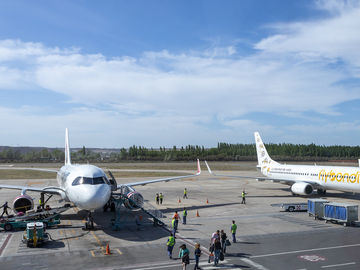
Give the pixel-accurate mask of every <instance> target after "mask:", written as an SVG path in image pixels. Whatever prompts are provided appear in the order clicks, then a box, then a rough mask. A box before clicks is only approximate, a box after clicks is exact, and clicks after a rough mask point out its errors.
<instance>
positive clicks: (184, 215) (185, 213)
mask: <svg viewBox="0 0 360 270" xmlns="http://www.w3.org/2000/svg"><path fill="white" fill-rule="evenodd" d="M186 217H187V210H186V208H185V207H184V211H183V224H186Z"/></svg>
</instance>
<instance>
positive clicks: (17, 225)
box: [0, 204, 70, 231]
mask: <svg viewBox="0 0 360 270" xmlns="http://www.w3.org/2000/svg"><path fill="white" fill-rule="evenodd" d="M69 208H70V205H67V204H66V205H64V206H63V207H57V208H53V209H51V210H43V211H41V212H28V213H27V214H25V215H23V216H15V217H6V218H2V219H0V228H3V229H4V230H5V231H12V230H13V229H24V228H27V224H29V223H34V222H37V223H38V222H42V223H43V226H44V227H51V226H54V225H57V224H60V213H62V212H65V211H66V210H68V209H69Z"/></svg>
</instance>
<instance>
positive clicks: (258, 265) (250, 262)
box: [241, 258, 269, 270]
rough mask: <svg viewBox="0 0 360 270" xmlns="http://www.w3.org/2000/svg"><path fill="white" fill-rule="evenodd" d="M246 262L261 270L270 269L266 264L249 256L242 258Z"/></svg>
mask: <svg viewBox="0 0 360 270" xmlns="http://www.w3.org/2000/svg"><path fill="white" fill-rule="evenodd" d="M241 260H242V261H243V262H244V263H247V264H249V265H251V266H253V267H255V268H256V269H259V270H269V269H268V268H266V267H265V266H263V265H261V264H259V263H256V262H254V261H252V260H250V259H248V258H242V259H241Z"/></svg>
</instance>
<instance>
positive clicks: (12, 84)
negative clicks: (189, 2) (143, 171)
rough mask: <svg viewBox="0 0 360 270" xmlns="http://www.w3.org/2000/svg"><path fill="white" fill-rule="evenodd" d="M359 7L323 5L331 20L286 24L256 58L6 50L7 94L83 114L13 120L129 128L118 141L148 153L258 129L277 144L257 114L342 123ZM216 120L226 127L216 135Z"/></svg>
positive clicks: (0, 45) (3, 81)
mask: <svg viewBox="0 0 360 270" xmlns="http://www.w3.org/2000/svg"><path fill="white" fill-rule="evenodd" d="M344 3H345V4H344ZM356 3H357V2H356ZM356 3H355V2H352V1H345V2H343V1H332V2H328V1H318V2H317V8H321V9H323V10H326V11H327V12H329V13H328V17H327V18H323V19H317V20H313V21H303V22H301V21H300V22H296V23H290V24H277V25H275V26H273V27H274V29H275V30H276V31H277V33H276V34H274V35H272V36H268V37H266V38H264V39H262V40H260V41H259V42H258V43H257V44H255V48H256V49H257V50H258V51H257V52H255V53H253V54H251V55H248V56H243V55H242V56H240V55H238V54H237V51H236V46H228V47H226V46H225V47H212V48H210V49H208V50H204V51H191V50H189V51H184V52H182V53H179V54H174V53H171V52H169V51H166V50H164V51H160V52H151V51H150V52H144V53H143V54H142V55H141V56H140V57H136V58H135V57H129V56H121V55H119V56H118V57H113V58H108V57H105V56H104V55H102V54H100V53H99V54H85V53H82V52H81V50H79V49H76V48H75V49H74V48H66V49H60V48H50V47H47V46H45V45H44V44H41V43H32V42H23V41H20V40H4V41H0V91H1V89H5V90H9V89H10V90H11V89H21V90H24V89H25V90H26V89H32V90H33V89H45V90H48V91H52V92H57V93H61V94H64V95H65V96H67V97H68V99H69V101H70V102H74V103H76V104H80V106H81V107H83V109H81V110H80V109H76V110H72V111H70V112H68V113H67V114H63V115H58V116H54V115H52V116H48V117H47V116H41V117H40V116H38V115H37V114H36V113H34V112H33V111H31V110H30V111H27V112H26V113H24V112H23V111H22V110H20V111H18V110H17V111H16V112H12V114H10V115H11V116H10V118H11V119H12V121H10V122H8V124H9V126H11V125H15V124H14V123H23V122H24V121H25V119H26V121H28V123H36V121H40V122H45V123H48V124H49V125H50V124H51V123H56V125H57V126H60V127H64V126H66V125H67V123H68V122H69V119H71V121H70V122H71V123H72V125H73V126H74V129H75V130H76V127H77V126H78V127H81V128H79V130H76V131H79V132H80V133H81V132H82V133H85V131H86V130H87V131H89V130H88V128H84V127H85V126H87V125H91V123H96V124H94V126H96V127H100V129H101V130H106V129H109V127H110V126H111V127H117V128H120V130H121V132H119V131H117V129H116V128H110V130H111V133H112V134H116V136H118V138H122V139H124V140H125V141H126V139H125V137H123V134H126V135H127V136H130V138H131V139H133V140H135V141H137V139H136V138H138V141H139V144H145V143H141V138H142V139H143V140H144V138H146V141H147V142H148V143H147V144H148V145H151V144H152V143H153V145H158V143H156V142H158V141H166V142H168V143H169V144H175V143H176V142H179V143H178V144H182V142H183V143H184V144H187V143H197V142H194V141H196V140H198V143H200V144H201V140H200V139H196V138H201V137H207V139H206V140H207V142H208V143H211V142H216V141H219V140H220V141H226V140H228V141H234V138H238V139H239V140H240V137H239V136H241V135H239V134H238V131H239V130H244V131H248V132H249V134H252V131H253V129H258V128H262V129H263V130H267V132H269V133H270V132H271V133H272V134H278V133H276V132H278V131H277V130H276V129H275V128H272V126H275V125H276V124H272V123H271V120H270V122H269V123H267V125H266V126H265V127H264V126H261V125H260V124H259V123H258V122H261V120H259V121H254V120H248V119H246V117H245V116H246V115H247V114H250V113H258V112H261V113H266V114H269V115H283V116H291V115H297V116H298V117H301V116H302V115H304V114H306V113H308V112H317V113H320V114H323V115H326V116H332V115H335V114H339V113H340V112H338V111H335V109H334V106H335V105H338V104H341V103H343V102H347V101H351V100H355V99H359V98H360V91H359V88H358V87H356V86H354V85H353V86H351V87H350V86H349V85H347V86H345V85H344V84H343V83H342V82H343V81H346V80H349V79H353V78H357V77H359V75H360V74H359V73H358V71H359V67H360V51H359V50H358V48H359V45H360V35H359V34H358V32H359V31H358V25H360V8H359V5H357V4H356ZM340 67H341V68H340ZM99 108H106V109H105V110H100V109H99ZM3 110H5V109H3ZM3 113H4V115H9V114H8V113H7V112H6V111H3ZM31 117H34V118H31ZM57 117H58V118H57ZM317 117H319V116H317ZM21 119H22V120H21ZM40 119H45V120H43V121H41V120H40ZM212 119H216V120H215V121H220V122H221V126H220V127H219V124H218V123H217V125H216V128H214V127H213V126H211V125H212V121H213V120H212ZM269 119H270V118H269ZM3 120H4V121H5V122H6V119H3ZM33 125H34V124H32V125H30V124H28V126H27V127H28V128H29V129H31V128H32V127H34V126H33ZM35 125H36V124H35ZM37 127H38V128H40V129H42V130H44V129H43V128H41V125H37ZM299 128H300V127H299ZM217 129H219V130H217ZM80 130H82V131H80ZM92 132H94V128H92ZM90 133H91V132H89V134H90ZM95 133H96V132H95ZM146 133H148V134H152V135H151V136H147V135H144V134H146ZM194 134H196V136H195V135H194ZM88 136H92V135H88ZM221 136H222V137H221ZM251 136H252V135H250V137H251ZM170 137H171V139H169V138H170ZM194 137H196V138H195V139H194ZM154 138H155V139H154ZM124 140H121V141H124ZM187 140H188V141H187ZM107 141H109V142H110V141H111V142H114V140H107ZM236 141H238V140H236ZM180 142H181V143H180ZM134 143H136V142H134ZM205 143H206V142H205ZM125 144H126V143H125ZM130 144H131V143H130Z"/></svg>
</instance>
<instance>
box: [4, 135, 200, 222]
mask: <svg viewBox="0 0 360 270" xmlns="http://www.w3.org/2000/svg"><path fill="white" fill-rule="evenodd" d="M6 169H9V168H6ZM11 169H21V170H37V171H46V172H56V173H57V182H58V185H59V186H48V187H32V186H15V185H2V184H0V189H2V188H4V189H17V190H21V194H20V195H19V196H18V197H16V198H15V200H14V202H13V208H12V209H14V211H18V212H19V211H22V212H24V211H27V210H30V209H33V208H34V201H33V198H32V197H30V196H29V195H27V194H26V192H27V191H35V192H40V193H43V194H51V195H54V194H55V195H60V196H61V198H62V199H64V200H65V201H67V202H71V203H73V204H74V205H75V206H77V207H78V208H79V209H83V210H87V211H88V212H89V217H88V221H90V219H91V211H93V210H95V209H99V208H102V207H103V206H104V205H105V204H106V203H107V202H108V201H109V199H110V197H111V193H112V191H116V190H120V191H121V193H122V195H123V196H125V197H126V198H127V200H125V202H124V205H125V207H127V208H129V209H134V208H139V207H142V206H143V202H144V199H143V196H142V195H141V194H140V193H139V192H137V191H136V190H135V189H134V188H133V187H134V186H140V185H141V186H144V185H147V184H150V183H157V182H168V181H172V180H179V179H184V178H189V177H194V176H198V175H200V173H201V169H200V163H199V160H197V172H196V173H195V174H192V175H185V176H176V177H168V178H162V179H154V180H148V181H141V182H134V183H127V184H123V185H117V183H116V181H115V179H114V178H113V179H112V181H111V180H110V181H109V179H108V178H107V177H106V174H105V173H104V171H103V170H102V169H100V168H99V167H96V166H94V165H88V164H81V165H80V164H79V165H78V164H77V165H73V164H71V159H70V146H69V135H68V130H67V129H66V130H65V165H64V166H62V167H61V168H60V170H59V171H57V170H52V169H43V168H16V167H13V168H11Z"/></svg>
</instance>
